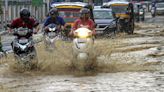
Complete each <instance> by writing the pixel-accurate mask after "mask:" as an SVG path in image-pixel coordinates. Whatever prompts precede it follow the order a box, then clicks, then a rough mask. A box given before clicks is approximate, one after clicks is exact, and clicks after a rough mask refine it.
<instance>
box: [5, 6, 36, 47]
mask: <svg viewBox="0 0 164 92" xmlns="http://www.w3.org/2000/svg"><path fill="white" fill-rule="evenodd" d="M19 14H20V18H16V19H14V20H13V21H12V23H11V24H8V25H7V26H8V27H9V28H11V29H14V28H20V27H22V28H28V29H31V30H32V31H33V28H36V27H37V26H38V25H39V23H38V22H37V21H36V20H35V19H34V18H31V17H30V11H29V10H28V9H26V8H23V9H21V11H20V12H19ZM33 33H37V32H36V31H35V32H34V31H33V32H29V33H28V34H27V35H26V36H23V37H27V38H28V37H31V36H32V35H33ZM14 35H16V36H17V37H18V39H19V38H20V37H22V36H19V35H17V34H14ZM11 46H12V47H13V42H12V43H11Z"/></svg>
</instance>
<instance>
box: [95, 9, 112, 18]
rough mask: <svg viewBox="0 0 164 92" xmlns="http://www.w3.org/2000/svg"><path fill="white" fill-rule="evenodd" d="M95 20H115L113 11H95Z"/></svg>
mask: <svg viewBox="0 0 164 92" xmlns="http://www.w3.org/2000/svg"><path fill="white" fill-rule="evenodd" d="M93 15H94V18H95V19H111V18H113V15H112V12H111V11H103V10H102V11H93Z"/></svg>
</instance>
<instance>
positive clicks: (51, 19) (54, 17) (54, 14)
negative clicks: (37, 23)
mask: <svg viewBox="0 0 164 92" xmlns="http://www.w3.org/2000/svg"><path fill="white" fill-rule="evenodd" d="M51 23H54V24H56V25H60V27H61V30H64V28H65V27H64V26H65V22H64V19H63V18H62V17H60V16H59V13H58V10H57V8H52V9H51V10H50V11H49V14H48V17H47V19H46V20H45V22H44V25H43V28H44V31H46V30H47V28H46V26H48V25H49V24H51ZM59 29H60V28H59Z"/></svg>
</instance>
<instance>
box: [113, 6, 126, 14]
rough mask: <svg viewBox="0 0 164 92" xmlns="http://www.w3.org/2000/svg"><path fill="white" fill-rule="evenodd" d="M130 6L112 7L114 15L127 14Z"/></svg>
mask: <svg viewBox="0 0 164 92" xmlns="http://www.w3.org/2000/svg"><path fill="white" fill-rule="evenodd" d="M127 8H128V6H112V10H113V12H114V13H126V12H127Z"/></svg>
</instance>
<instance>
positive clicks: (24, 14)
mask: <svg viewBox="0 0 164 92" xmlns="http://www.w3.org/2000/svg"><path fill="white" fill-rule="evenodd" d="M20 17H21V18H29V17H30V11H29V10H28V9H26V8H23V9H21V11H20Z"/></svg>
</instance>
